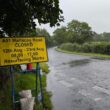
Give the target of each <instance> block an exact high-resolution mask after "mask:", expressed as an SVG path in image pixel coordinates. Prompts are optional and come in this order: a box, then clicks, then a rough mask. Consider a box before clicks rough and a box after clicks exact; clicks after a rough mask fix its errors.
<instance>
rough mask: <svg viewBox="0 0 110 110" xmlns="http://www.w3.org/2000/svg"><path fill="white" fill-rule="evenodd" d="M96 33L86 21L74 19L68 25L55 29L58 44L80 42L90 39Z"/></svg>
mask: <svg viewBox="0 0 110 110" xmlns="http://www.w3.org/2000/svg"><path fill="white" fill-rule="evenodd" d="M93 35H94V32H93V31H92V29H91V27H90V26H89V25H88V23H86V22H80V21H78V20H72V21H71V22H69V23H68V25H67V26H66V27H61V28H58V29H56V30H55V31H54V39H55V40H56V42H57V43H58V44H61V43H66V42H70V43H79V44H82V43H84V42H86V41H89V40H90V39H91V38H92V37H93Z"/></svg>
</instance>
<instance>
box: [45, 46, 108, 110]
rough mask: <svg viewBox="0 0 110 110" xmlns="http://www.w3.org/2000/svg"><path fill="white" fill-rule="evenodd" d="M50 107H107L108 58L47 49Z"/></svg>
mask: <svg viewBox="0 0 110 110" xmlns="http://www.w3.org/2000/svg"><path fill="white" fill-rule="evenodd" d="M48 54H49V66H50V74H49V75H48V77H47V83H48V84H47V85H48V86H47V89H48V90H49V91H51V92H52V94H53V96H52V103H53V110H110V60H101V59H94V58H91V57H88V56H81V55H72V54H66V53H61V52H57V51H55V50H54V49H53V48H52V49H49V50H48Z"/></svg>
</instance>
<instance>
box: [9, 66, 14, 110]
mask: <svg viewBox="0 0 110 110" xmlns="http://www.w3.org/2000/svg"><path fill="white" fill-rule="evenodd" d="M10 74H11V85H12V90H11V92H12V102H13V110H15V91H14V74H13V66H10Z"/></svg>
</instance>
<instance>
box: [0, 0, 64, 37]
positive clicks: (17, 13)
mask: <svg viewBox="0 0 110 110" xmlns="http://www.w3.org/2000/svg"><path fill="white" fill-rule="evenodd" d="M34 19H37V20H38V23H40V24H41V23H43V24H46V23H49V24H50V26H55V25H59V22H61V21H63V19H64V18H63V16H62V10H61V9H60V8H59V0H0V36H4V34H7V35H8V36H13V35H16V34H17V33H24V32H27V31H30V30H31V29H34V28H35V26H36V24H35V22H34Z"/></svg>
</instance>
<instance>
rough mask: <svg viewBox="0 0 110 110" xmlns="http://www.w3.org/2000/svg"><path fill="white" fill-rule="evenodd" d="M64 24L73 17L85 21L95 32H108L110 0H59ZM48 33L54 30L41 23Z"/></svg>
mask: <svg viewBox="0 0 110 110" xmlns="http://www.w3.org/2000/svg"><path fill="white" fill-rule="evenodd" d="M59 1H60V8H61V9H62V10H63V16H64V18H65V22H64V23H61V25H63V26H66V25H67V23H68V22H70V21H71V20H73V19H76V20H79V21H85V22H87V23H88V24H89V25H90V26H91V27H92V30H93V31H95V32H97V33H102V32H110V0H59ZM41 28H45V29H47V31H48V32H49V33H51V34H52V32H53V31H54V30H55V28H50V27H49V25H41Z"/></svg>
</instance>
